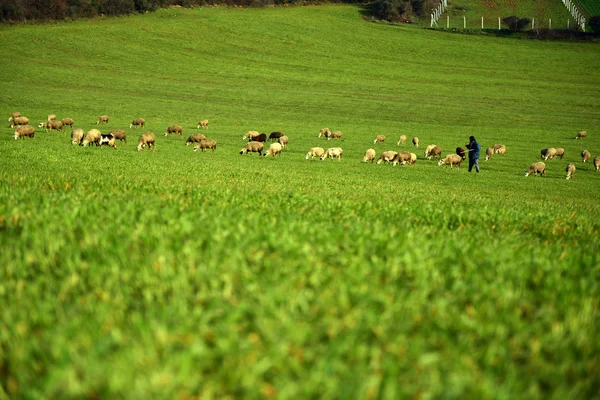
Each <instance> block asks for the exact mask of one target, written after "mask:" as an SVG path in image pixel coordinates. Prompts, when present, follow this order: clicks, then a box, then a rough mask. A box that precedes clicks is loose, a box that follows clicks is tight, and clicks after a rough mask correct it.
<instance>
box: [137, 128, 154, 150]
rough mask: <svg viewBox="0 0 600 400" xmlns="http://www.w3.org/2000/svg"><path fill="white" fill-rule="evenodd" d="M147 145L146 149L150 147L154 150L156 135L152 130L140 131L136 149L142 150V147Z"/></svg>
mask: <svg viewBox="0 0 600 400" xmlns="http://www.w3.org/2000/svg"><path fill="white" fill-rule="evenodd" d="M146 146H148V150H150V147H152V148H154V150H156V136H155V135H154V133H152V132H145V133H142V135H141V136H140V138H139V139H138V145H137V151H140V150H142V149H143V148H144V147H146Z"/></svg>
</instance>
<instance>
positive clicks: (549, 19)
mask: <svg viewBox="0 0 600 400" xmlns="http://www.w3.org/2000/svg"><path fill="white" fill-rule="evenodd" d="M548 29H552V18H548Z"/></svg>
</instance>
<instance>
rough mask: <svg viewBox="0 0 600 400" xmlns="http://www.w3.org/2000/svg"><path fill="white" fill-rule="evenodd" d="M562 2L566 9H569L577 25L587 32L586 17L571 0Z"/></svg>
mask: <svg viewBox="0 0 600 400" xmlns="http://www.w3.org/2000/svg"><path fill="white" fill-rule="evenodd" d="M562 2H563V4H564V5H565V7H567V10H568V11H569V12H570V13H571V16H572V17H573V19H574V20H575V24H576V25H578V26H579V27H580V28H581V30H582V31H584V32H585V17H584V16H583V14H582V13H581V11H579V9H578V8H577V6H576V5H575V3H574V2H572V1H571V0H562ZM550 29H552V28H550Z"/></svg>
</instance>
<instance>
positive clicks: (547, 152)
mask: <svg viewBox="0 0 600 400" xmlns="http://www.w3.org/2000/svg"><path fill="white" fill-rule="evenodd" d="M554 157H556V149H555V148H554V147H549V148H547V149H542V151H540V158H541V159H542V160H544V161H547V160H548V159H550V160H552V159H553V158H554Z"/></svg>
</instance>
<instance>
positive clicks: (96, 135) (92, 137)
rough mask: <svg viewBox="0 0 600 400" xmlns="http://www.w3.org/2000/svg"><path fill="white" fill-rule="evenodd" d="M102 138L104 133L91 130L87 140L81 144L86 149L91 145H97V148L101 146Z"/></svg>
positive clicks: (86, 137)
mask: <svg viewBox="0 0 600 400" xmlns="http://www.w3.org/2000/svg"><path fill="white" fill-rule="evenodd" d="M101 137H102V133H100V131H99V130H98V129H90V130H89V131H88V132H87V133H86V135H85V139H83V142H82V143H81V144H82V145H83V146H84V147H85V146H87V145H88V144H90V143H93V144H95V145H96V146H100V138H101Z"/></svg>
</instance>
